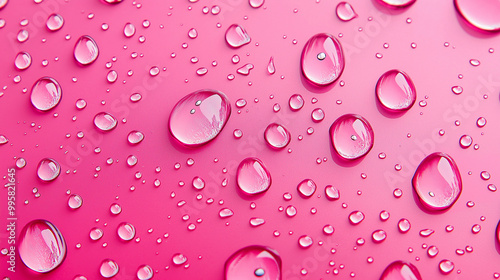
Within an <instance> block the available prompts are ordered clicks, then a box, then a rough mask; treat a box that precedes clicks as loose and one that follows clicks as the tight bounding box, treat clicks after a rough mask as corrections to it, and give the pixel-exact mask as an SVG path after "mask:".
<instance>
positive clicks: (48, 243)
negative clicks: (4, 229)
mask: <svg viewBox="0 0 500 280" xmlns="http://www.w3.org/2000/svg"><path fill="white" fill-rule="evenodd" d="M19 256H20V257H21V260H22V261H23V263H24V264H25V265H26V266H27V267H28V268H29V269H31V270H33V271H36V272H41V273H45V272H49V271H52V270H54V269H55V268H56V267H58V266H59V265H60V264H61V263H62V262H63V261H64V258H65V257H66V242H65V241H64V238H63V236H62V234H61V232H59V230H58V229H57V227H56V226H55V225H53V224H52V223H51V222H49V221H45V220H34V221H31V222H29V223H27V224H26V225H25V226H24V228H23V229H22V231H21V234H20V235H19Z"/></svg>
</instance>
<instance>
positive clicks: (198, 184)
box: [193, 176, 205, 190]
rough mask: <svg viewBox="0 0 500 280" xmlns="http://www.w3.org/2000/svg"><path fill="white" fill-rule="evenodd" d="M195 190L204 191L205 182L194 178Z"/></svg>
mask: <svg viewBox="0 0 500 280" xmlns="http://www.w3.org/2000/svg"><path fill="white" fill-rule="evenodd" d="M193 188H195V189H197V190H202V189H203V188H205V181H204V180H203V179H202V178H200V177H198V176H196V177H194V178H193Z"/></svg>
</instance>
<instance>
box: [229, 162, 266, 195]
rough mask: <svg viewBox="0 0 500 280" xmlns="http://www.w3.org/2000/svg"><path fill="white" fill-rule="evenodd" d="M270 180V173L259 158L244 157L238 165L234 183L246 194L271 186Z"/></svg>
mask: <svg viewBox="0 0 500 280" xmlns="http://www.w3.org/2000/svg"><path fill="white" fill-rule="evenodd" d="M271 181H272V180H271V174H270V173H269V171H268V170H267V168H266V167H265V165H264V163H263V162H262V161H261V160H260V159H257V158H246V159H244V160H242V161H241V163H240V165H239V166H238V170H237V173H236V183H237V184H238V187H239V188H240V190H241V191H242V192H243V193H244V194H246V195H256V194H261V193H264V192H265V191H267V190H268V189H269V187H270V186H271Z"/></svg>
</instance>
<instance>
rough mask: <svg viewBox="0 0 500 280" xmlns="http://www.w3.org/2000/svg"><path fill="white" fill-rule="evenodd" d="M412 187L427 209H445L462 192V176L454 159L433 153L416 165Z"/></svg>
mask: <svg viewBox="0 0 500 280" xmlns="http://www.w3.org/2000/svg"><path fill="white" fill-rule="evenodd" d="M412 184H413V189H414V190H415V192H416V193H417V195H418V197H419V199H420V202H421V203H422V205H423V206H424V207H425V208H427V209H429V210H445V209H447V208H449V207H451V206H452V205H453V203H455V201H456V200H457V199H458V197H459V196H460V193H461V192H462V178H461V176H460V172H459V170H458V167H457V165H456V164H455V161H454V160H453V159H452V158H451V157H450V156H449V155H447V154H444V153H433V154H430V155H429V156H427V157H426V158H425V159H424V160H422V162H421V163H420V165H419V166H418V168H417V170H416V171H415V174H414V175H413V179H412Z"/></svg>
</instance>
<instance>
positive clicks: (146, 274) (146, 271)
mask: <svg viewBox="0 0 500 280" xmlns="http://www.w3.org/2000/svg"><path fill="white" fill-rule="evenodd" d="M153 275H154V270H153V268H151V267H150V266H149V265H147V264H145V265H141V266H140V267H139V268H138V269H137V279H139V280H149V279H151V278H153Z"/></svg>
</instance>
